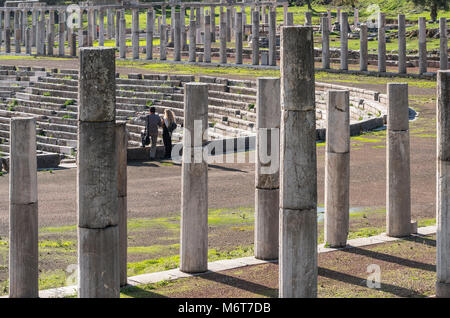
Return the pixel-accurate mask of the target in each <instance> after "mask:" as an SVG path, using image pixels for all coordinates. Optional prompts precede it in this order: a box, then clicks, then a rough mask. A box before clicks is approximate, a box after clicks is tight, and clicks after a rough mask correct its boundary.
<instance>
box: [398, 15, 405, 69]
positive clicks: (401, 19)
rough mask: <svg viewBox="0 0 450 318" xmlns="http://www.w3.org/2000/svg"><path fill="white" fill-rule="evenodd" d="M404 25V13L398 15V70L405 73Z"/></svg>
mask: <svg viewBox="0 0 450 318" xmlns="http://www.w3.org/2000/svg"><path fill="white" fill-rule="evenodd" d="M405 32H406V27H405V15H404V14H399V15H398V72H399V73H400V74H406V34H405Z"/></svg>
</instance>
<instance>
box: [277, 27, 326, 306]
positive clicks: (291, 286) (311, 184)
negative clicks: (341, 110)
mask: <svg viewBox="0 0 450 318" xmlns="http://www.w3.org/2000/svg"><path fill="white" fill-rule="evenodd" d="M313 50H314V44H313V33H312V28H311V27H284V28H282V29H281V66H280V73H281V132H280V139H281V142H280V166H281V170H280V221H279V222H280V234H279V235H280V252H279V271H280V272H279V286H280V287H279V291H280V297H283V298H292V297H295V298H304V297H316V296H317V272H318V270H317V166H316V165H317V163H316V107H315V87H314V85H315V84H314V51H313ZM293 171H296V173H293Z"/></svg>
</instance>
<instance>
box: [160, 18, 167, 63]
mask: <svg viewBox="0 0 450 318" xmlns="http://www.w3.org/2000/svg"><path fill="white" fill-rule="evenodd" d="M166 28H167V25H166V24H161V34H160V35H159V42H160V43H159V59H160V60H166V59H167V50H166V45H167V43H166V41H167V37H166V35H167V33H166Z"/></svg>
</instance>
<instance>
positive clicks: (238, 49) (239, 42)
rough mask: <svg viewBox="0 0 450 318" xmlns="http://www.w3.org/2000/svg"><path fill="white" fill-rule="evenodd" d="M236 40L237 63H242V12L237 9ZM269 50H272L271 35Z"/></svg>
mask: <svg viewBox="0 0 450 318" xmlns="http://www.w3.org/2000/svg"><path fill="white" fill-rule="evenodd" d="M234 32H235V36H234V38H235V40H236V64H242V44H243V42H242V12H237V11H236V18H235V29H234ZM269 52H270V36H269Z"/></svg>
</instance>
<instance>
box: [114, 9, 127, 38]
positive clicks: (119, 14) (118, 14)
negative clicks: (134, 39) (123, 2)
mask: <svg viewBox="0 0 450 318" xmlns="http://www.w3.org/2000/svg"><path fill="white" fill-rule="evenodd" d="M122 16H124V17H125V9H123V10H122V11H121V10H116V19H115V21H114V19H113V20H112V27H113V28H112V30H113V37H114V39H115V40H116V47H119V41H120V36H119V35H118V34H119V32H120V30H119V29H120V19H121V17H122ZM125 25H126V23H125Z"/></svg>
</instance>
